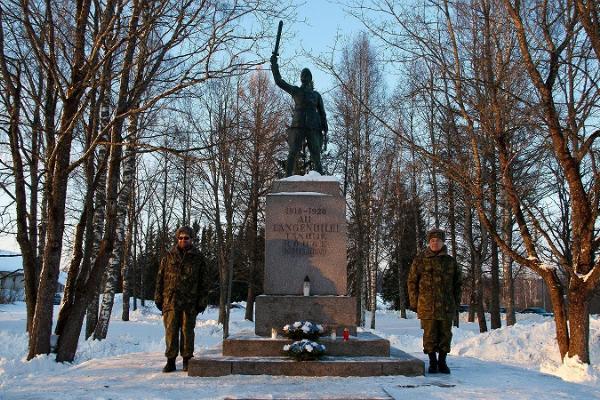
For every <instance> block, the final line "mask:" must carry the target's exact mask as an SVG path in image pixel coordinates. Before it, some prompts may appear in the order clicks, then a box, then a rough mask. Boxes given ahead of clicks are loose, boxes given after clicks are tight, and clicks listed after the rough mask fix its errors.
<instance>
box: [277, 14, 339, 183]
mask: <svg viewBox="0 0 600 400" xmlns="http://www.w3.org/2000/svg"><path fill="white" fill-rule="evenodd" d="M282 25H283V23H282V22H279V29H278V31H277V41H276V42H275V50H274V51H273V55H272V56H271V72H272V73H273V78H275V84H276V85H277V86H279V87H280V88H281V89H283V90H285V91H286V92H288V93H289V94H290V95H291V96H292V99H293V100H294V114H293V116H292V123H291V125H290V126H289V127H288V130H287V134H288V145H289V152H288V157H287V165H286V176H291V175H293V172H294V166H295V165H296V160H297V159H298V155H299V153H300V150H302V147H303V145H304V140H306V143H307V145H308V150H309V151H310V159H311V161H312V163H313V169H314V170H315V171H317V172H318V173H320V174H323V167H322V165H321V150H322V149H323V150H325V149H327V130H328V128H327V116H326V115H325V108H324V107H323V99H322V98H321V95H320V94H319V92H317V91H316V90H314V87H313V81H312V74H311V72H310V70H309V69H308V68H304V69H303V70H302V72H301V73H300V82H301V85H300V86H294V85H290V84H289V83H287V82H286V81H284V80H283V79H282V78H281V74H280V73H279V65H278V64H277V57H278V50H279V39H280V37H281V27H282Z"/></svg>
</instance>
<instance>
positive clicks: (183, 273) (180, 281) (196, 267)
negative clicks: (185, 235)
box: [154, 246, 208, 312]
mask: <svg viewBox="0 0 600 400" xmlns="http://www.w3.org/2000/svg"><path fill="white" fill-rule="evenodd" d="M206 272H207V271H206V263H205V262H204V257H203V256H202V254H201V253H200V252H199V251H198V250H196V248H194V247H192V248H190V249H189V250H187V251H185V252H182V251H180V250H179V249H178V248H177V246H174V247H173V248H172V249H171V250H169V252H168V253H167V254H166V255H165V256H164V257H163V258H162V260H161V261H160V267H159V269H158V275H157V277H156V291H155V292H154V302H155V303H156V305H157V306H158V307H159V308H162V310H163V312H164V311H170V310H194V309H195V310H196V311H200V312H201V311H203V310H204V309H205V308H206V304H207V299H208V285H207V276H206Z"/></svg>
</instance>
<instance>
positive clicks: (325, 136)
mask: <svg viewBox="0 0 600 400" xmlns="http://www.w3.org/2000/svg"><path fill="white" fill-rule="evenodd" d="M321 151H323V152H325V151H327V133H324V134H323V143H322V144H321Z"/></svg>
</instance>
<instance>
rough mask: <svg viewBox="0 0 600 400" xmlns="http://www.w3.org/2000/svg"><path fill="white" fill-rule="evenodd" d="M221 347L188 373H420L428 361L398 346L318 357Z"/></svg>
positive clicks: (195, 363) (191, 366)
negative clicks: (234, 352) (238, 352)
mask: <svg viewBox="0 0 600 400" xmlns="http://www.w3.org/2000/svg"><path fill="white" fill-rule="evenodd" d="M219 353H220V352H219V351H218V350H215V351H213V352H207V353H203V354H202V355H201V356H200V357H198V358H192V359H191V360H190V362H189V369H188V376H202V377H208V376H225V375H284V376H384V375H404V376H419V375H423V374H424V373H425V363H424V362H423V361H422V360H419V359H418V358H415V357H412V356H411V355H409V354H407V353H405V352H403V351H400V350H396V349H392V351H391V355H390V356H389V357H381V356H380V357H376V356H365V357H350V356H324V357H322V358H321V359H319V360H317V361H295V360H293V359H290V358H289V357H281V356H280V357H233V356H224V355H220V354H219Z"/></svg>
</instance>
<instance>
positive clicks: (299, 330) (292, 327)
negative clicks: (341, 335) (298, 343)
mask: <svg viewBox="0 0 600 400" xmlns="http://www.w3.org/2000/svg"><path fill="white" fill-rule="evenodd" d="M324 333H325V329H323V326H322V325H320V324H315V323H314V322H310V321H296V322H294V323H293V324H287V325H285V326H284V327H283V334H284V336H286V337H288V338H290V339H294V340H300V339H310V340H316V339H318V338H319V336H321V335H323V334H324Z"/></svg>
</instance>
